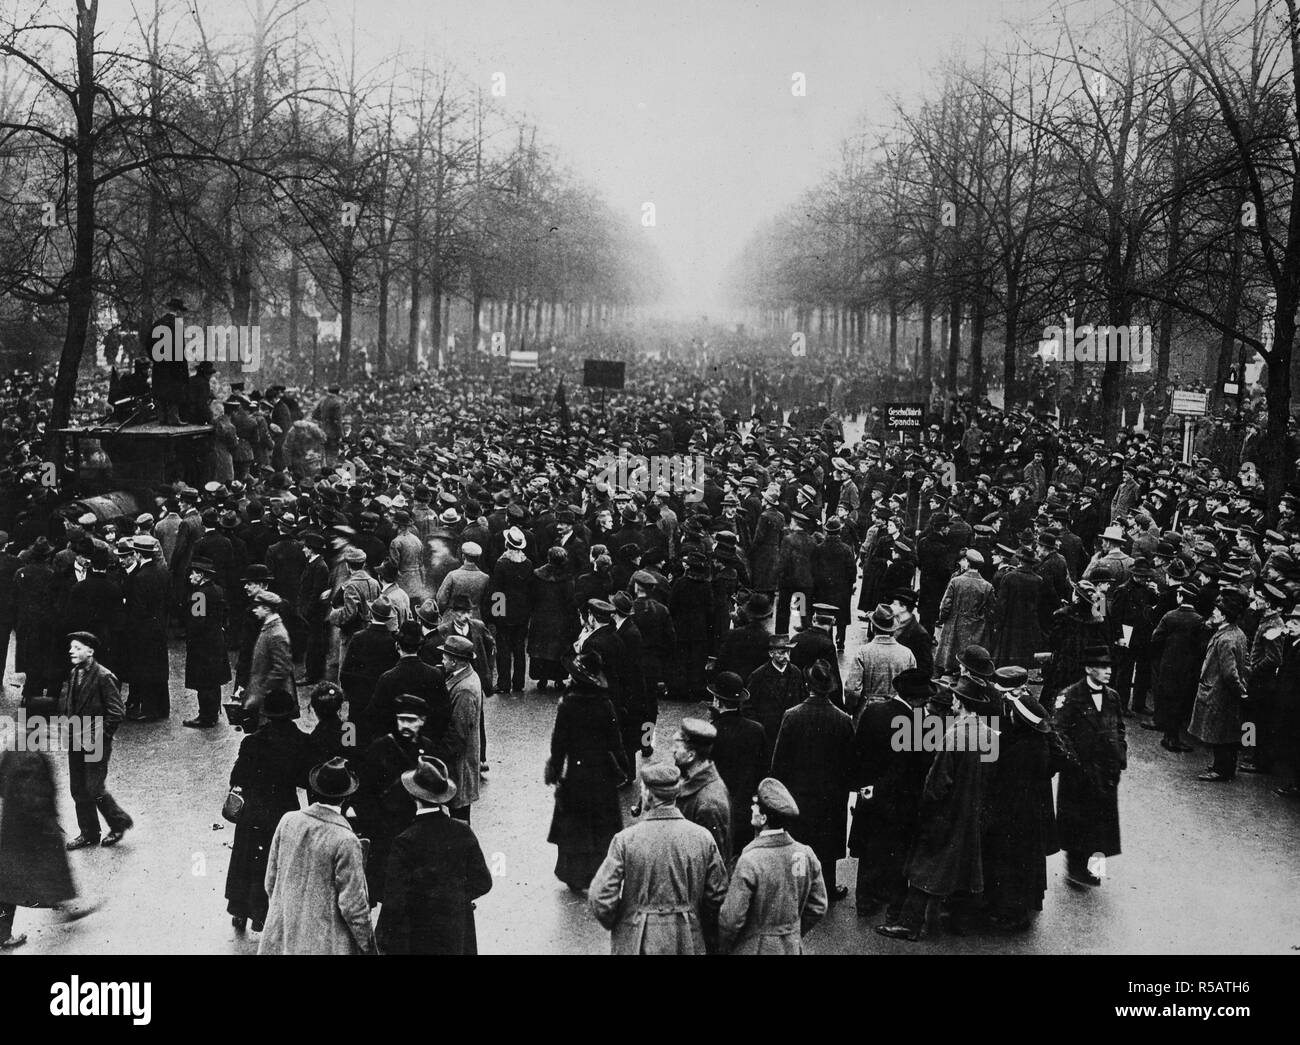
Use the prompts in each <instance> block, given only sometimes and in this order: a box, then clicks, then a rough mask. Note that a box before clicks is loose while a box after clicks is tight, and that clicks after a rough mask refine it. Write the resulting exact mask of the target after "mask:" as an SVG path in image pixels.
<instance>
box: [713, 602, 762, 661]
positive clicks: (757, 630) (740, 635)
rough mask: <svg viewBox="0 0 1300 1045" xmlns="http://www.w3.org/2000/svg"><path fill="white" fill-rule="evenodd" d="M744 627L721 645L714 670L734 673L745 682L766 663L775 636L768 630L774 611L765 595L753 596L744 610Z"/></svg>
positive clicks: (729, 635)
mask: <svg viewBox="0 0 1300 1045" xmlns="http://www.w3.org/2000/svg"><path fill="white" fill-rule="evenodd" d="M743 612H744V615H745V619H744V621H743V623H741V624H738V625H737V626H736V627H734V628H732V629H731V630H730V631H729V632H727V634H726V635H724V636H722V641H721V642H720V643H719V644H718V653H717V657H716V660H715V663H714V670H715V671H716V672H718V673H721V672H724V671H730V672H734V673H735V674H737V675H739V676H740V677H741V678H742V679H743V678H748V677H749V675H750V674H751V673H753V672H754V671H755V670H756V669H757V668H759V667H760V666H761V665H763V664H764V663H766V662H767V654H768V646H769V642H770V639H771V638H772V633H771V632H770V631H769V630H768V626H769V623H770V622H771V620H772V616H773V614H774V613H775V610H774V609H773V608H772V600H771V599H769V598H768V597H767V596H766V595H762V594H758V593H756V594H754V595H751V596H750V598H749V601H748V602H747V603H745V607H744V611H743Z"/></svg>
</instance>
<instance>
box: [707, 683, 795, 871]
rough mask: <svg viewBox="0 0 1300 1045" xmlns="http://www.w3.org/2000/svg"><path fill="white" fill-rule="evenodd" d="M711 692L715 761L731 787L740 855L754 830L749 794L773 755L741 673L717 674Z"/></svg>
mask: <svg viewBox="0 0 1300 1045" xmlns="http://www.w3.org/2000/svg"><path fill="white" fill-rule="evenodd" d="M709 694H710V695H711V696H712V697H713V728H714V729H715V730H716V731H717V737H716V739H715V740H714V741H713V764H714V765H715V766H716V767H717V769H718V775H719V776H720V777H722V782H723V784H725V785H726V788H727V795H728V798H729V800H730V803H731V838H730V840H731V847H732V853H733V854H737V855H738V854H739V851H740V850H741V849H743V848H744V847H745V845H746V844H747V843H748V842H749V840H750V839H751V838H752V837H753V834H754V832H753V830H752V829H751V826H750V813H749V805H748V800H747V799H746V797H745V796H746V795H748V796H749V797H750V798H752V797H753V796H754V789H755V788H756V787H758V783H759V781H760V780H762V779H763V777H764V775H765V774H766V773H767V770H768V767H769V765H771V756H770V755H769V753H768V752H769V748H768V741H767V735H766V734H765V733H764V732H763V727H762V726H761V725H759V724H758V722H756V721H755V720H754V719H753V718H751V717H749V716H747V715H746V714H745V713H744V710H743V708H744V705H745V702H746V701H747V700H749V691H748V690H746V689H745V684H744V682H742V681H741V678H740V676H739V675H735V674H732V673H731V672H729V671H727V672H722V673H721V674H719V675H715V676H714V678H713V681H712V682H711V683H710V684H709ZM791 706H793V705H791ZM783 713H784V712H783Z"/></svg>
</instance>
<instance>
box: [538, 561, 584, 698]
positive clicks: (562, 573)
mask: <svg viewBox="0 0 1300 1045" xmlns="http://www.w3.org/2000/svg"><path fill="white" fill-rule="evenodd" d="M573 599H574V596H573V575H572V574H571V573H570V572H569V553H568V552H566V551H565V550H564V549H563V548H552V549H551V550H550V551H548V552H547V553H546V565H545V566H543V567H541V568H540V569H538V570H534V571H533V580H532V594H531V596H530V599H529V601H530V603H531V605H532V616H530V617H529V619H528V675H529V677H530V678H531V679H532V680H533V681H534V682H536V683H537V688H538V689H545V688H546V683H548V682H557V683H558V682H560V681H562V680H563V679H564V676H565V670H564V664H563V663H561V661H562V658H563V657H564V656H566V655H567V654H569V653H571V652H572V650H573V640H574V639H576V638H577V637H578V608H577V605H576V604H575V603H574V601H573Z"/></svg>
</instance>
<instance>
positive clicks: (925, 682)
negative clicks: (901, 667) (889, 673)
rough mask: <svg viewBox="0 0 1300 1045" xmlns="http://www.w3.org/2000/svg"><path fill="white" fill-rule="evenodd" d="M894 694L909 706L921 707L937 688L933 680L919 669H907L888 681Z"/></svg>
mask: <svg viewBox="0 0 1300 1045" xmlns="http://www.w3.org/2000/svg"><path fill="white" fill-rule="evenodd" d="M890 685H891V686H893V687H894V692H895V693H897V694H898V695H899V696H900V697H902V698H903V699H904V700H906V701H907V702H908V703H909V704H916V705H921V704H924V703H925V702H926V701H927V700H929V699H930V698H931V697H933V696H934V695H935V693H936V692H937V691H938V687H936V686H935V684H934V680H933V679H931V678H930V676H929V675H928V674H927V673H926V672H924V671H922V670H921V669H920V668H908V669H906V670H905V671H900V672H899V673H898V674H897V675H895V676H894V677H893V679H892V680H891V681H890Z"/></svg>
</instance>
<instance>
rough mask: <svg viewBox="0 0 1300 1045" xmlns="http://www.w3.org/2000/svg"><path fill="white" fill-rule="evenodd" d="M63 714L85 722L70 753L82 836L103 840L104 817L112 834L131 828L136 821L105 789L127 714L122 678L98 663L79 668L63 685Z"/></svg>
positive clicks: (77, 729)
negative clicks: (115, 736) (119, 685)
mask: <svg viewBox="0 0 1300 1045" xmlns="http://www.w3.org/2000/svg"><path fill="white" fill-rule="evenodd" d="M59 711H60V713H61V714H64V715H75V716H77V717H78V719H79V721H80V723H81V724H80V726H79V727H74V732H75V733H76V734H77V736H75V737H73V738H71V740H72V743H71V744H70V745H69V750H68V785H69V786H68V790H69V791H71V792H72V801H73V802H75V803H76V806H77V826H78V827H79V828H80V829H81V834H82V837H83V838H87V839H97V838H99V817H100V814H103V817H104V821H105V822H106V823H107V824H108V828H109V830H110V831H124V830H126V828H128V827H130V826H131V818H130V817H129V816H128V815H127V814H126V813H125V812H124V811H123V809H122V807H121V806H119V805H118V804H117V802H116V801H115V800H114V799H113V796H112V795H111V794H109V791H108V788H107V787H106V786H105V785H106V783H107V780H108V760H109V756H110V755H111V754H112V750H113V734H114V733H116V732H117V727H118V726H119V725H120V724H121V722H122V716H123V714H124V713H125V709H124V708H123V706H122V696H121V694H120V693H119V692H118V688H117V678H116V677H115V676H114V675H113V673H112V672H111V671H109V670H108V669H107V668H105V667H104V666H103V665H102V664H99V663H98V662H96V661H95V660H93V659H92V660H89V661H87V662H86V663H85V664H83V665H80V666H79V667H74V668H73V669H72V673H71V674H70V675H69V676H68V680H67V682H65V683H64V685H63V700H62V703H61V705H60V707H59ZM78 741H79V742H78ZM96 748H98V749H99V750H96Z"/></svg>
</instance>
